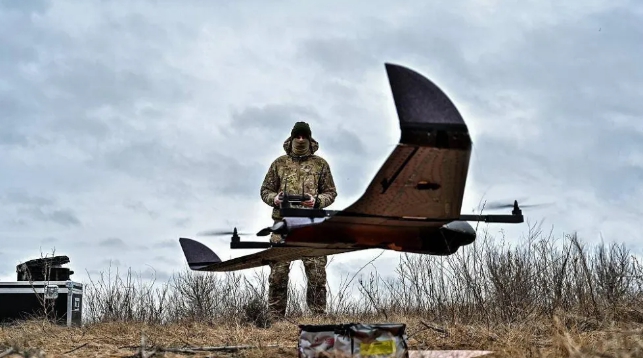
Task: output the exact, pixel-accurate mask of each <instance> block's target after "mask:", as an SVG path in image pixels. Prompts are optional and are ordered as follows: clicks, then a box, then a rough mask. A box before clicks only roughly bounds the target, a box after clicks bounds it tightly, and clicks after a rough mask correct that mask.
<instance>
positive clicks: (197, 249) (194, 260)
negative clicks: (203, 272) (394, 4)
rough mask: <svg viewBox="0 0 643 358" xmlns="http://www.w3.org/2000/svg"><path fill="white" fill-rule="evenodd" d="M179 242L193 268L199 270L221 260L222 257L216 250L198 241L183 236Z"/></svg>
mask: <svg viewBox="0 0 643 358" xmlns="http://www.w3.org/2000/svg"><path fill="white" fill-rule="evenodd" d="M179 243H180V244H181V249H183V255H185V259H186V260H187V261H188V265H189V266H190V269H191V270H197V271H198V270H200V269H203V268H205V267H208V266H209V265H212V264H218V263H220V262H221V259H220V258H219V256H217V254H215V253H214V251H212V250H210V248H208V247H207V246H205V245H203V244H202V243H200V242H198V241H195V240H192V239H186V238H183V237H182V238H180V239H179Z"/></svg>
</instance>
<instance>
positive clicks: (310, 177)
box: [261, 122, 337, 317]
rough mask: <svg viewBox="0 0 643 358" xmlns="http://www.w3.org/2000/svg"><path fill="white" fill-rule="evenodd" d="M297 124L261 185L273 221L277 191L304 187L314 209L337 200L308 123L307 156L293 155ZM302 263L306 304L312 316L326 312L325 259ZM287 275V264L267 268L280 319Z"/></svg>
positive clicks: (299, 190)
mask: <svg viewBox="0 0 643 358" xmlns="http://www.w3.org/2000/svg"><path fill="white" fill-rule="evenodd" d="M300 123H303V122H299V123H297V124H296V125H295V127H294V128H293V132H292V133H291V136H290V137H288V139H286V140H285V141H284V143H283V148H284V151H285V152H286V154H285V155H282V156H280V157H279V158H277V159H275V160H274V161H273V162H272V164H271V165H270V168H269V169H268V172H267V173H266V176H265V178H264V181H263V183H262V185H261V199H262V200H263V201H264V202H265V203H266V204H268V205H270V206H272V207H273V208H274V209H273V211H272V218H273V220H275V221H276V220H279V219H281V216H280V215H279V208H278V207H276V206H275V204H274V199H275V196H277V195H278V194H279V192H282V191H283V192H285V193H288V194H301V193H302V186H303V192H304V193H308V194H310V195H312V196H313V197H315V196H317V195H318V196H317V197H316V203H315V208H325V207H327V206H329V205H331V204H332V203H333V202H334V201H335V198H336V197H337V190H336V188H335V182H334V181H333V176H332V174H331V171H330V167H329V165H328V163H327V162H326V160H324V159H323V158H321V157H319V156H317V155H315V154H314V153H315V152H316V151H317V150H318V149H319V143H318V142H317V141H315V140H314V139H313V138H312V136H310V129H309V128H308V126H307V124H304V127H305V128H306V129H307V130H308V133H307V134H308V139H309V144H310V147H309V151H308V154H307V155H302V156H297V155H295V154H294V153H293V149H292V141H293V138H294V136H295V135H296V130H295V129H296V128H298V125H300ZM318 186H319V193H318V190H317V189H318ZM284 189H286V190H287V191H286V190H284ZM292 207H297V208H306V207H305V206H303V205H292ZM270 240H271V241H272V242H278V241H280V240H281V236H280V235H277V234H273V235H272V237H271V238H270ZM302 261H303V264H304V269H305V273H306V277H307V279H308V284H307V290H306V302H307V304H308V307H309V309H310V310H311V311H312V312H313V313H316V314H322V313H324V312H325V311H326V263H327V259H326V256H321V257H314V258H303V259H302ZM289 272H290V262H280V263H277V264H271V265H270V277H269V290H268V296H269V304H270V305H271V311H272V313H273V314H274V315H276V316H280V317H283V316H284V315H285V313H286V304H287V297H288V274H289Z"/></svg>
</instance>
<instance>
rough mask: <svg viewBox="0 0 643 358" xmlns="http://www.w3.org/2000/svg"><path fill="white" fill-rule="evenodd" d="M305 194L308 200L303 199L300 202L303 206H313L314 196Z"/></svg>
mask: <svg viewBox="0 0 643 358" xmlns="http://www.w3.org/2000/svg"><path fill="white" fill-rule="evenodd" d="M306 195H308V197H309V198H310V200H307V201H304V202H302V203H301V204H302V205H304V206H307V207H309V208H312V207H313V206H315V197H314V196H312V195H310V194H306Z"/></svg>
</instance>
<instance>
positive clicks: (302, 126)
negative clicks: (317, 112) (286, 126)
mask: <svg viewBox="0 0 643 358" xmlns="http://www.w3.org/2000/svg"><path fill="white" fill-rule="evenodd" d="M290 136H291V137H292V138H295V137H298V136H304V137H306V138H308V139H310V138H311V137H312V132H311V131H310V125H308V123H306V122H297V123H295V125H294V126H293V127H292V130H291V131H290Z"/></svg>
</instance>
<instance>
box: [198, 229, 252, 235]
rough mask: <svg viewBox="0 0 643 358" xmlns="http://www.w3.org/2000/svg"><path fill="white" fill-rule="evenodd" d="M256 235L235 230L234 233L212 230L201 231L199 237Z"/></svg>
mask: <svg viewBox="0 0 643 358" xmlns="http://www.w3.org/2000/svg"><path fill="white" fill-rule="evenodd" d="M235 234H236V235H244V236H245V235H254V234H253V233H249V232H238V231H237V229H234V230H233V231H226V230H211V231H201V232H200V233H198V234H197V235H199V236H229V235H235Z"/></svg>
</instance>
